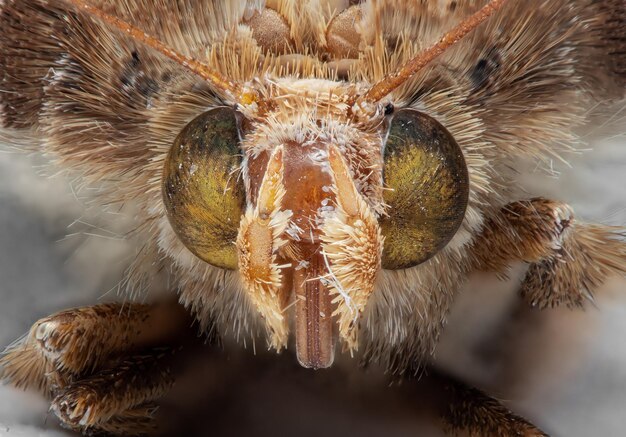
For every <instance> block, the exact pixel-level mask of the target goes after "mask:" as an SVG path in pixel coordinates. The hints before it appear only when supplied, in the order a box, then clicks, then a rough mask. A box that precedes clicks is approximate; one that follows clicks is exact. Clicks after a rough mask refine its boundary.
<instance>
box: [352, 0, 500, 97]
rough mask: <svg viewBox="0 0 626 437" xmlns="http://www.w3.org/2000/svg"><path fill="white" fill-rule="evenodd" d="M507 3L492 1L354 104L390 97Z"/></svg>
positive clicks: (498, 0) (389, 75)
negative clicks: (390, 94) (394, 91)
mask: <svg viewBox="0 0 626 437" xmlns="http://www.w3.org/2000/svg"><path fill="white" fill-rule="evenodd" d="M505 2H506V0H491V1H490V2H489V3H488V4H487V5H485V6H483V7H482V8H481V9H480V10H479V11H478V12H476V13H475V14H473V15H471V16H470V17H468V18H466V19H465V20H463V21H461V22H460V23H459V24H458V25H457V26H456V27H454V28H453V29H452V30H450V31H449V32H448V33H446V34H445V35H444V36H443V37H442V38H441V39H440V40H439V41H438V42H437V43H436V44H435V45H433V46H431V47H429V48H428V49H426V50H424V51H422V52H421V53H420V54H418V55H417V56H415V57H414V58H413V59H411V60H410V61H408V62H407V63H406V64H404V66H402V68H400V70H398V71H395V72H393V73H389V74H387V75H386V76H385V77H384V78H383V79H382V80H380V81H379V82H377V83H376V84H374V85H373V86H372V87H371V88H370V89H369V91H367V93H365V95H363V96H361V97H357V98H356V99H355V102H354V103H357V104H358V103H365V102H369V103H376V102H378V101H380V100H381V99H382V98H383V97H385V96H387V95H389V93H391V92H392V91H393V90H395V89H396V88H398V87H399V86H401V85H402V84H403V83H405V82H406V81H407V80H409V79H410V78H411V77H413V76H414V75H415V74H416V73H417V72H418V71H420V70H421V69H422V68H424V67H425V66H426V65H428V64H429V63H430V62H431V61H433V60H434V59H436V58H437V57H439V56H440V55H441V54H443V53H444V52H445V51H446V50H447V49H449V48H450V47H452V46H453V45H455V44H456V43H457V42H459V41H461V40H462V39H463V38H464V37H465V36H466V35H467V34H468V33H470V32H471V31H472V30H474V29H475V28H476V27H478V26H479V25H480V24H481V23H482V22H483V21H485V20H486V19H487V18H489V17H490V16H491V15H492V14H493V13H494V12H496V11H497V10H499V9H500V8H501V7H502V6H503V5H504V3H505Z"/></svg>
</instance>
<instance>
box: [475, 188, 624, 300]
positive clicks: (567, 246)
mask: <svg viewBox="0 0 626 437" xmlns="http://www.w3.org/2000/svg"><path fill="white" fill-rule="evenodd" d="M623 237H624V229H621V228H615V227H610V226H603V225H592V224H585V223H580V222H578V221H577V220H575V219H574V215H573V212H572V210H571V208H570V207H569V206H567V205H566V204H563V203H560V202H555V201H551V200H546V199H542V198H536V199H531V200H527V201H519V202H514V203H511V204H509V205H507V206H505V207H504V208H502V210H500V211H499V212H498V213H497V214H495V215H494V216H493V217H492V218H491V219H489V220H488V221H487V223H486V224H485V227H484V229H483V232H482V234H481V235H480V236H479V237H478V238H477V239H476V240H475V241H474V244H473V247H472V252H471V254H472V263H473V267H474V268H475V269H477V270H483V271H495V272H500V273H501V272H503V271H505V270H506V269H507V268H508V266H509V265H510V264H511V263H513V262H515V261H520V260H521V261H525V262H527V263H529V264H530V265H529V268H528V271H527V273H526V276H525V278H524V280H523V283H522V286H521V293H522V296H523V297H524V298H525V299H526V300H527V301H528V302H529V303H530V304H532V305H533V306H538V307H540V308H546V307H555V306H559V305H566V306H570V307H579V306H582V304H583V303H584V301H585V299H591V298H592V293H593V292H594V291H595V290H596V289H597V288H598V287H599V286H600V285H602V284H603V283H604V282H605V280H606V279H607V277H609V276H610V275H624V274H626V243H625V242H624V238H623Z"/></svg>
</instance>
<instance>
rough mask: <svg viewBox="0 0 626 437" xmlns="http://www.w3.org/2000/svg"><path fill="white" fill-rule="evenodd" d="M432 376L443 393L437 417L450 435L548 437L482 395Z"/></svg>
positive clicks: (441, 376)
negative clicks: (438, 416)
mask: <svg viewBox="0 0 626 437" xmlns="http://www.w3.org/2000/svg"><path fill="white" fill-rule="evenodd" d="M432 376H433V378H434V379H435V380H436V381H437V382H438V383H439V384H441V386H442V387H443V389H444V393H445V396H444V402H443V403H442V406H441V408H440V410H439V415H440V417H441V420H442V421H443V423H444V426H445V428H446V431H447V432H449V433H450V434H452V435H458V436H468V437H513V436H521V437H547V436H548V434H546V433H545V432H543V431H541V430H540V429H539V428H537V427H536V426H534V425H533V424H531V423H530V422H528V421H527V420H526V419H524V418H523V417H521V416H518V415H517V414H515V413H513V412H511V411H510V410H509V409H508V408H506V407H505V406H504V405H502V404H501V403H500V402H498V401H497V400H496V399H494V398H492V397H490V396H488V395H487V394H485V393H483V392H482V391H480V390H478V389H476V388H472V387H468V386H466V385H464V384H463V383H461V382H459V381H457V380H454V379H453V378H451V377H449V376H447V375H444V374H441V373H439V372H435V373H434V374H433V375H432Z"/></svg>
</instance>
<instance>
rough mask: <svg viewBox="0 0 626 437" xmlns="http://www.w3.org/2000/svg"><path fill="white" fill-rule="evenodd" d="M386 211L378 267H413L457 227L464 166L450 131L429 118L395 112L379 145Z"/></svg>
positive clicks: (465, 191)
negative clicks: (383, 163)
mask: <svg viewBox="0 0 626 437" xmlns="http://www.w3.org/2000/svg"><path fill="white" fill-rule="evenodd" d="M384 157H385V167H384V170H383V174H384V179H385V187H386V188H387V189H386V190H385V193H384V200H385V203H386V204H387V205H389V209H388V213H389V215H388V216H385V217H382V218H381V220H380V224H381V227H382V232H383V235H384V236H385V247H384V252H383V260H382V264H383V268H385V269H390V270H396V269H405V268H409V267H413V266H415V265H417V264H420V263H423V262H424V261H426V260H428V259H429V258H431V257H432V256H434V255H435V254H436V253H437V252H438V251H439V250H440V249H442V248H443V247H444V246H445V245H446V244H447V243H448V242H449V241H450V239H451V238H452V237H453V236H454V234H455V233H456V231H457V230H458V228H459V226H460V225H461V222H462V221H463V217H464V215H465V209H466V208H467V199H468V195H469V178H468V174H467V166H466V165H465V159H464V158H463V153H462V152H461V149H460V147H459V145H458V144H457V143H456V141H454V138H453V137H452V135H451V134H450V133H449V132H448V131H447V130H446V129H445V128H444V127H443V126H442V125H441V124H439V122H437V121H436V120H435V119H433V118H432V117H429V116H427V115H426V114H423V113H421V112H418V111H415V110H412V109H404V110H400V111H397V112H396V114H395V116H394V118H393V120H392V122H391V126H390V128H389V137H388V139H387V144H386V145H385V154H384Z"/></svg>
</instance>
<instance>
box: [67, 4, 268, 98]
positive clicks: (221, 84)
mask: <svg viewBox="0 0 626 437" xmlns="http://www.w3.org/2000/svg"><path fill="white" fill-rule="evenodd" d="M65 1H66V2H67V3H69V4H71V5H73V6H75V7H76V8H77V9H79V10H81V11H84V12H85V13H87V14H88V15H90V16H92V17H96V18H98V19H100V20H102V21H104V22H105V23H107V24H108V25H110V26H112V27H114V28H116V29H118V30H120V31H121V32H123V33H124V34H126V35H128V36H129V37H130V38H132V39H133V40H135V41H139V42H141V43H143V44H145V45H147V46H149V47H151V48H153V49H154V50H156V51H158V52H159V53H161V54H163V55H165V56H167V57H168V58H170V59H171V60H173V61H174V62H176V63H178V64H180V65H182V66H183V67H185V68H187V69H188V70H190V71H191V72H193V73H194V74H196V75H198V76H200V77H201V78H203V79H205V80H206V81H208V82H210V83H211V85H212V86H213V87H215V88H216V89H217V90H221V91H223V92H225V93H230V94H231V95H232V97H234V98H235V99H236V100H237V101H238V102H239V103H242V104H250V103H253V102H255V101H256V100H257V97H258V96H257V95H256V93H254V92H250V91H247V90H246V89H244V87H242V86H241V84H238V83H236V82H233V81H232V80H229V79H227V78H225V77H224V76H222V75H221V74H220V73H219V72H217V71H215V70H214V69H212V68H211V67H210V66H208V65H207V64H205V63H203V62H200V61H198V60H197V59H194V58H192V57H189V56H185V55H183V54H182V53H179V52H177V51H176V50H174V49H173V48H172V47H170V46H168V45H167V44H165V43H163V42H161V41H159V40H158V39H157V38H155V37H153V36H151V35H149V34H148V33H146V32H144V31H143V30H141V29H139V28H137V27H135V26H133V25H132V24H130V23H128V22H126V21H124V20H122V19H120V18H118V17H115V16H113V15H110V14H107V13H106V12H104V11H103V10H102V9H99V8H97V7H95V6H92V5H91V4H89V3H88V2H86V1H84V0H65Z"/></svg>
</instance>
